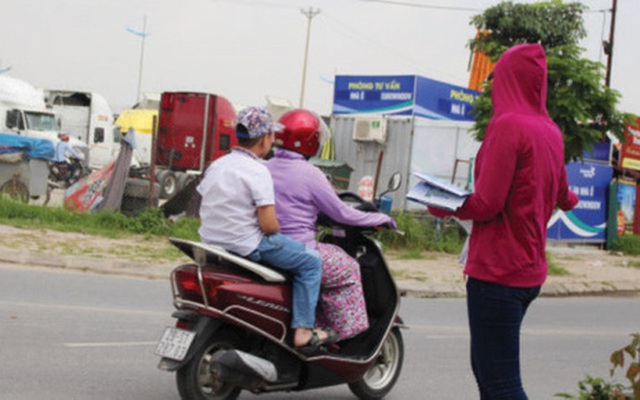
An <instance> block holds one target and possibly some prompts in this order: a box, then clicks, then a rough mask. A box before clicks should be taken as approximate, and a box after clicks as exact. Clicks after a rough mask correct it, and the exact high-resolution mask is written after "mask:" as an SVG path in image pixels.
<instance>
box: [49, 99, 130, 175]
mask: <svg viewBox="0 0 640 400" xmlns="http://www.w3.org/2000/svg"><path fill="white" fill-rule="evenodd" d="M44 100H45V103H46V105H47V107H48V108H49V109H51V110H52V111H53V112H55V114H56V116H57V117H58V119H59V121H60V125H61V129H62V131H63V132H66V133H67V134H69V136H70V137H72V138H76V139H78V140H79V141H81V142H82V143H84V144H85V145H86V146H87V147H88V148H89V162H88V165H89V166H90V167H91V168H101V167H104V166H105V165H107V164H109V163H110V162H111V161H113V160H114V159H115V158H116V157H117V156H118V151H119V150H120V144H119V142H120V132H119V129H117V127H116V126H115V125H114V123H113V122H114V121H113V113H112V112H111V108H110V107H109V104H108V103H107V101H106V100H105V98H104V97H102V96H101V95H99V94H98V93H93V92H82V91H73V90H53V89H45V90H44Z"/></svg>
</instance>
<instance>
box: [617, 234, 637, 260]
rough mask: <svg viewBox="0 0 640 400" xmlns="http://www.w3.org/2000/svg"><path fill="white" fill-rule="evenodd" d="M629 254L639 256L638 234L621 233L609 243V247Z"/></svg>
mask: <svg viewBox="0 0 640 400" xmlns="http://www.w3.org/2000/svg"><path fill="white" fill-rule="evenodd" d="M610 250H613V251H619V252H621V253H623V254H627V255H630V256H640V236H636V235H622V236H618V238H617V239H616V240H614V241H613V243H611V249H610Z"/></svg>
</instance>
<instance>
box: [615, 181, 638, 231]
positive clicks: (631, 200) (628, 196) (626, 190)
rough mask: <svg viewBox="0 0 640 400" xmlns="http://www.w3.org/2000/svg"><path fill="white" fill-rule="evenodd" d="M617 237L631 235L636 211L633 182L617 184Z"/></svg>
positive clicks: (634, 185)
mask: <svg viewBox="0 0 640 400" xmlns="http://www.w3.org/2000/svg"><path fill="white" fill-rule="evenodd" d="M617 198H618V213H617V216H618V235H623V234H625V233H630V234H631V233H633V221H634V220H635V215H634V214H635V209H636V184H635V182H628V181H620V182H618V193H617Z"/></svg>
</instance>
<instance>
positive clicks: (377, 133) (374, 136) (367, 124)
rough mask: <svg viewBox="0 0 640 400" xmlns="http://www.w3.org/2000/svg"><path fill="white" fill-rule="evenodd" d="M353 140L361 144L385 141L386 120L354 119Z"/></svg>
mask: <svg viewBox="0 0 640 400" xmlns="http://www.w3.org/2000/svg"><path fill="white" fill-rule="evenodd" d="M353 140H357V141H362V142H374V141H375V142H378V143H384V142H386V141H387V120H386V119H384V118H379V117H378V118H356V120H355V122H354V124H353Z"/></svg>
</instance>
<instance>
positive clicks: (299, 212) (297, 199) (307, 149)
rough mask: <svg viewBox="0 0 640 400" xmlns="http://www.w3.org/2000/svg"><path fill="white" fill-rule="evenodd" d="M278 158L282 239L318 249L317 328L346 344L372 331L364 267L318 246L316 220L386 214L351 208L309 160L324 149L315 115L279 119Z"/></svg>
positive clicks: (352, 221) (377, 220)
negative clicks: (322, 216)
mask: <svg viewBox="0 0 640 400" xmlns="http://www.w3.org/2000/svg"><path fill="white" fill-rule="evenodd" d="M279 122H280V124H282V125H283V129H282V130H281V131H279V132H277V133H276V135H275V137H276V141H275V143H276V150H275V154H274V157H273V158H271V159H270V160H269V161H268V162H267V168H269V171H270V172H271V176H272V177H273V181H274V186H275V196H276V214H277V217H278V221H279V222H280V228H281V231H282V233H283V234H285V235H287V236H289V237H290V238H292V239H295V240H297V241H300V242H302V243H305V244H306V245H308V246H310V247H312V248H314V249H316V250H317V251H318V252H319V253H320V257H321V258H322V286H321V290H320V301H319V303H318V311H317V314H316V319H317V326H318V327H322V328H323V329H330V330H332V331H335V332H337V333H338V335H339V336H340V340H344V339H347V338H350V337H353V336H355V335H357V334H358V333H360V332H362V331H364V330H366V329H367V328H368V327H369V322H368V318H367V309H366V304H365V299H364V294H363V291H362V281H361V277H360V266H359V264H358V262H357V261H356V260H354V259H353V258H352V257H351V256H349V255H348V254H347V253H346V252H345V251H344V250H343V249H342V248H340V247H338V246H335V245H332V244H328V243H318V242H317V241H316V239H315V238H316V233H317V229H316V220H317V218H318V213H320V212H323V213H325V214H326V215H328V216H329V217H330V218H332V219H333V220H334V221H336V222H339V223H343V224H347V225H355V226H379V225H385V224H388V225H390V226H391V227H393V228H395V227H396V225H395V222H394V221H393V219H392V218H391V217H389V216H388V215H386V214H382V213H367V212H362V211H358V210H356V209H354V208H352V207H350V206H348V205H346V204H345V203H344V202H343V201H342V200H340V198H339V197H338V195H337V194H336V192H335V191H334V190H333V188H332V187H331V184H330V183H329V181H328V180H327V178H326V176H325V174H324V173H323V172H322V171H321V170H320V169H318V168H317V167H316V166H314V165H312V164H310V163H309V162H308V161H307V160H308V158H310V157H311V156H313V155H315V154H316V153H317V151H318V148H319V147H320V137H321V124H320V120H319V118H318V117H317V116H316V115H315V114H313V113H312V112H310V111H307V110H303V109H298V110H292V111H289V112H287V113H285V114H283V115H282V117H280V120H279Z"/></svg>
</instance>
